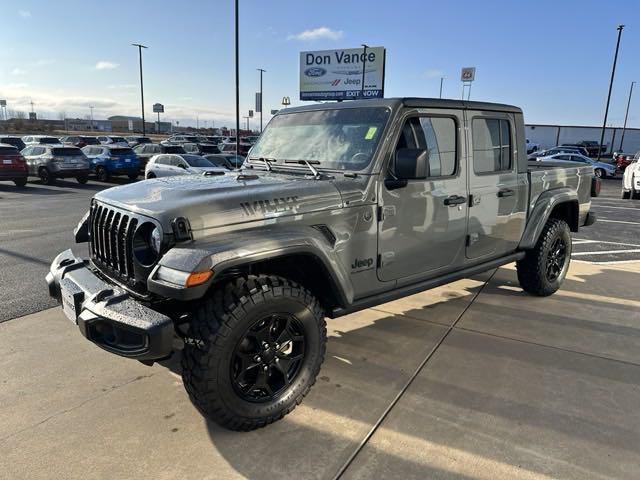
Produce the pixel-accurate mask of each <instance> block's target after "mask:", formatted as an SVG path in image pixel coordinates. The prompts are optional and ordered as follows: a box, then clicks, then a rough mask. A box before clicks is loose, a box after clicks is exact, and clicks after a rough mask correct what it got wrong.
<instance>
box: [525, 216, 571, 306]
mask: <svg viewBox="0 0 640 480" xmlns="http://www.w3.org/2000/svg"><path fill="white" fill-rule="evenodd" d="M558 238H562V239H563V240H564V242H565V245H566V253H565V257H566V258H565V261H564V266H563V268H562V271H561V273H560V275H559V276H558V278H557V279H555V280H553V281H550V280H549V279H548V277H547V260H548V257H549V252H550V250H551V247H552V246H553V245H554V243H555V241H556V240H557V239H558ZM570 262H571V232H570V230H569V225H567V222H565V221H564V220H559V219H557V218H550V219H549V220H547V223H546V225H545V226H544V229H543V230H542V233H541V234H540V238H539V239H538V242H537V243H536V246H535V247H534V248H533V249H532V250H528V251H527V254H526V256H525V257H524V258H523V259H522V260H519V261H518V262H516V270H517V272H518V281H519V282H520V286H521V287H522V289H523V290H524V291H525V292H527V293H530V294H532V295H537V296H540V297H546V296H549V295H552V294H553V293H555V292H556V291H557V290H558V289H559V288H560V286H561V285H562V282H563V281H564V278H565V276H566V274H567V271H568V270H569V264H570Z"/></svg>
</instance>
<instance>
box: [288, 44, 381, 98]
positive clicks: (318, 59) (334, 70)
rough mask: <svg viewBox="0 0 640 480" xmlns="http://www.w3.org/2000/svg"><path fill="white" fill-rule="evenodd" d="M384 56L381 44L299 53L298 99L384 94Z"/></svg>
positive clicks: (365, 96)
mask: <svg viewBox="0 0 640 480" xmlns="http://www.w3.org/2000/svg"><path fill="white" fill-rule="evenodd" d="M385 56H386V51H385V49H384V47H367V49H366V52H365V50H364V48H348V49H342V50H319V51H314V52H301V53H300V100H347V99H352V100H355V99H358V98H382V97H384V66H385ZM363 70H364V88H363V85H362V74H363Z"/></svg>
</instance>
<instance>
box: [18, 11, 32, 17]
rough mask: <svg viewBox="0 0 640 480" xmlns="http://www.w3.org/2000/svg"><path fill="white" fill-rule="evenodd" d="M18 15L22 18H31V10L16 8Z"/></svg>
mask: <svg viewBox="0 0 640 480" xmlns="http://www.w3.org/2000/svg"><path fill="white" fill-rule="evenodd" d="M18 15H20V16H21V17H22V18H31V12H30V11H29V10H18Z"/></svg>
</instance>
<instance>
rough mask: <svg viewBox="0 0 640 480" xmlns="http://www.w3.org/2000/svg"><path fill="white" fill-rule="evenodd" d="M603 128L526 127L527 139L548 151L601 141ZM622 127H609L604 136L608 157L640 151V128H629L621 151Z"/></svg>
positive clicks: (539, 125)
mask: <svg viewBox="0 0 640 480" xmlns="http://www.w3.org/2000/svg"><path fill="white" fill-rule="evenodd" d="M601 131H602V127H586V126H580V125H541V124H528V125H525V135H526V136H527V138H528V139H529V140H530V141H531V142H533V143H537V144H538V145H539V146H540V149H541V150H546V149H548V148H551V147H555V146H556V145H563V144H568V143H577V142H581V141H583V140H587V141H596V142H599V141H600V133H601ZM621 138H622V127H607V128H606V130H605V135H604V144H605V149H604V152H605V154H606V155H609V154H612V153H613V152H620V151H624V152H625V153H635V152H637V151H640V128H627V129H626V130H625V134H624V145H623V147H622V150H620V140H621Z"/></svg>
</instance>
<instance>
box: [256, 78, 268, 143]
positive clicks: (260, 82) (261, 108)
mask: <svg viewBox="0 0 640 480" xmlns="http://www.w3.org/2000/svg"><path fill="white" fill-rule="evenodd" d="M257 70H258V71H259V72H260V133H262V74H263V73H264V72H266V70H263V69H262V68H258V69H257ZM257 106H258V105H256V107H257Z"/></svg>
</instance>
